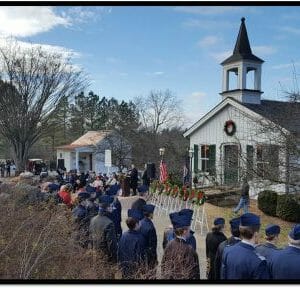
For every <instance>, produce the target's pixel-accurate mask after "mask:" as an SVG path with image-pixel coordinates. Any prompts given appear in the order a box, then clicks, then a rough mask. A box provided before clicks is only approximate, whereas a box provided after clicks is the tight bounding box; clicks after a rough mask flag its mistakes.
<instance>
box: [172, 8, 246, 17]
mask: <svg viewBox="0 0 300 288" xmlns="http://www.w3.org/2000/svg"><path fill="white" fill-rule="evenodd" d="M174 10H175V11H177V12H184V13H190V14H198V15H218V14H223V13H227V12H241V11H243V10H244V7H237V6H180V7H175V8H174Z"/></svg>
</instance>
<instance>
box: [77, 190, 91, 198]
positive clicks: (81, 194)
mask: <svg viewBox="0 0 300 288" xmlns="http://www.w3.org/2000/svg"><path fill="white" fill-rule="evenodd" d="M78 198H80V199H88V198H90V193H88V192H80V193H78Z"/></svg>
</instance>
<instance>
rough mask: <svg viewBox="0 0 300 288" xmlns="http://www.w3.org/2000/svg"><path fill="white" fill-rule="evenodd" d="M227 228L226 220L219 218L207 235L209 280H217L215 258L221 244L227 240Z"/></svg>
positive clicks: (207, 272)
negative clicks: (225, 233)
mask: <svg viewBox="0 0 300 288" xmlns="http://www.w3.org/2000/svg"><path fill="white" fill-rule="evenodd" d="M224 228H225V219H224V218H222V217H218V218H216V219H215V220H214V226H213V228H212V232H209V233H207V235H206V239H205V243H206V259H207V266H206V267H207V269H206V275H207V279H209V280H214V279H215V257H216V253H217V249H218V247H219V244H220V243H222V242H223V241H225V240H227V237H226V236H225V235H224V233H223V231H224Z"/></svg>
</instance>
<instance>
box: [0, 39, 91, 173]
mask: <svg viewBox="0 0 300 288" xmlns="http://www.w3.org/2000/svg"><path fill="white" fill-rule="evenodd" d="M0 65H1V78H2V80H1V83H0V133H1V134H2V136H3V137H5V138H6V139H7V140H8V142H9V144H10V145H11V148H12V152H13V159H14V161H15V164H16V168H17V171H18V172H19V171H24V170H25V166H26V161H27V158H28V153H29V150H30V148H31V146H32V145H33V144H34V143H35V142H36V141H37V140H38V139H39V138H40V137H41V136H42V134H43V132H45V131H46V130H47V126H48V123H47V122H48V119H49V118H50V117H51V114H52V113H53V111H54V110H55V108H56V106H57V104H58V103H59V100H60V99H61V98H62V97H63V96H65V97H69V96H71V95H74V93H78V91H81V90H82V89H83V88H84V86H85V84H86V83H87V79H86V77H85V76H84V74H83V72H82V71H81V70H79V69H78V68H77V67H75V66H74V65H72V63H71V55H67V54H65V53H59V52H50V51H46V50H45V49H43V48H42V46H37V45H33V44H30V45H28V47H25V48H24V47H21V46H20V45H19V44H18V43H17V42H16V41H14V40H7V41H6V45H5V46H3V47H1V48H0Z"/></svg>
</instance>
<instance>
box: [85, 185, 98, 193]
mask: <svg viewBox="0 0 300 288" xmlns="http://www.w3.org/2000/svg"><path fill="white" fill-rule="evenodd" d="M85 191H86V192H88V193H93V192H96V188H95V187H92V186H91V185H87V186H86V187H85Z"/></svg>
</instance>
